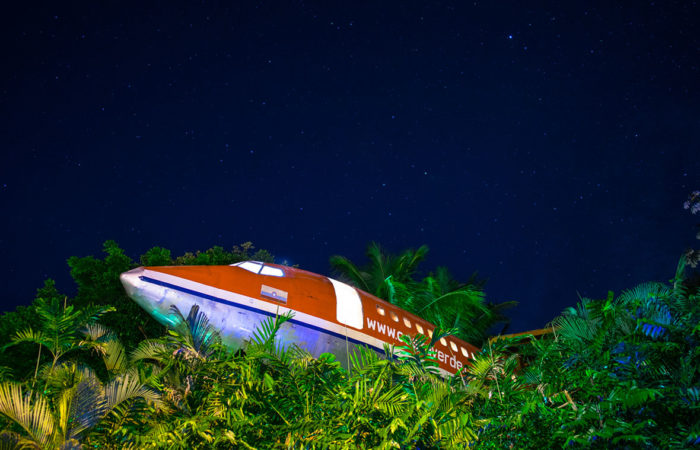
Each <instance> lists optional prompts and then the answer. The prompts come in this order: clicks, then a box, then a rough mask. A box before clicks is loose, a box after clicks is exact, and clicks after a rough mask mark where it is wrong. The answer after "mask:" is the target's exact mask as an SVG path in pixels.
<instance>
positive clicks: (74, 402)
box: [57, 369, 107, 439]
mask: <svg viewBox="0 0 700 450" xmlns="http://www.w3.org/2000/svg"><path fill="white" fill-rule="evenodd" d="M57 409H58V411H59V414H58V415H59V421H60V423H61V428H63V433H62V434H63V436H65V439H78V438H79V437H80V435H81V434H82V433H83V432H85V431H86V430H88V429H90V428H92V427H94V426H95V425H96V424H97V423H98V422H99V421H100V419H102V417H104V415H105V414H106V413H107V403H106V400H105V396H104V391H103V386H102V383H100V381H99V380H98V379H97V376H96V375H95V374H94V372H92V371H91V370H86V369H83V370H81V371H80V382H78V384H77V385H76V386H75V388H74V389H67V390H65V391H63V393H62V395H61V397H60V400H59V402H58V408H57ZM64 420H65V423H64Z"/></svg>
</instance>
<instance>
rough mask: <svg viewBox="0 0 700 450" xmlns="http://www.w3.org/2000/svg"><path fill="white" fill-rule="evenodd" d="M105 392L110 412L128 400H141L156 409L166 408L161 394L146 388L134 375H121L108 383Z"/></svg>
mask: <svg viewBox="0 0 700 450" xmlns="http://www.w3.org/2000/svg"><path fill="white" fill-rule="evenodd" d="M104 392H105V399H106V406H107V409H108V410H110V411H111V410H113V409H114V408H116V407H117V406H119V405H120V404H122V403H124V402H126V401H128V400H132V399H136V398H141V399H143V400H145V401H146V402H148V403H150V404H152V405H154V406H155V407H156V408H163V407H164V404H163V402H162V400H161V396H160V394H159V393H158V392H156V391H154V390H152V389H150V388H148V387H146V386H145V385H144V384H143V383H141V382H140V381H139V378H138V376H136V375H134V374H132V373H126V374H122V375H119V376H118V377H117V378H116V379H114V380H113V381H111V382H110V383H107V384H106V385H105V387H104Z"/></svg>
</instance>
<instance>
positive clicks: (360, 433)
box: [0, 194, 700, 449]
mask: <svg viewBox="0 0 700 450" xmlns="http://www.w3.org/2000/svg"><path fill="white" fill-rule="evenodd" d="M696 199H700V194H699V195H698V196H697V197H696ZM104 252H105V255H104V257H103V258H102V259H98V258H94V257H72V258H70V259H69V260H68V264H69V266H70V270H71V275H72V277H73V279H74V280H75V282H76V283H77V286H78V292H77V295H76V296H75V297H73V298H67V297H66V296H64V295H62V294H61V293H59V292H58V291H57V289H56V287H55V284H54V283H53V282H52V281H51V280H47V281H46V283H45V285H44V286H43V287H42V288H40V289H39V290H38V291H37V296H36V299H35V300H34V302H33V303H32V304H31V305H30V306H28V307H19V308H17V310H16V311H12V312H7V313H5V314H4V315H3V316H2V317H0V339H1V341H0V345H4V347H3V351H2V353H0V428H1V429H2V430H3V431H2V432H1V433H0V448H3V449H4V448H10V449H11V448H27V447H29V448H64V449H68V448H83V447H85V448H183V449H191V448H245V449H250V448H261V449H265V448H290V449H291V448H294V449H297V448H421V449H427V448H465V447H470V448H471V447H473V448H540V449H541V448H551V447H574V448H576V447H595V448H667V447H681V448H683V447H698V446H700V419H699V418H700V376H699V373H698V372H699V367H700V351H699V350H698V342H699V340H700V322H699V319H700V303H699V302H698V300H699V294H698V284H700V283H699V282H698V279H699V278H698V274H697V271H695V272H693V271H691V269H692V267H686V263H687V264H688V265H690V266H695V265H696V263H697V260H693V259H692V256H693V255H694V253H692V251H691V252H690V253H689V252H686V254H685V255H684V256H683V257H682V258H681V259H680V262H679V264H678V266H677V268H676V270H675V273H674V274H673V276H672V277H671V279H670V280H669V281H668V282H656V281H655V282H648V283H643V284H640V285H638V286H636V287H632V288H630V289H628V290H626V291H624V292H621V293H619V294H618V295H615V294H614V293H613V292H609V293H608V295H607V297H606V298H603V299H587V298H583V299H581V300H580V301H579V302H578V303H577V304H576V305H574V306H572V307H570V308H568V309H567V310H565V311H563V313H562V314H561V315H560V316H559V317H557V318H556V319H555V320H554V321H553V322H552V323H550V324H547V328H548V329H549V330H551V333H547V334H545V335H543V336H541V337H539V338H537V339H533V338H531V336H528V335H525V336H517V337H501V338H493V339H489V334H490V333H492V332H494V330H495V331H496V332H500V331H502V330H503V328H502V327H503V325H504V324H507V322H508V320H507V316H506V313H507V309H508V308H509V307H511V306H513V303H512V302H506V303H500V304H492V303H488V302H487V301H486V300H485V295H484V287H485V281H484V280H481V279H479V278H478V276H477V275H476V274H475V275H474V276H472V277H471V278H470V279H469V280H468V281H467V282H464V283H460V282H458V281H456V280H454V279H452V277H451V276H450V274H449V272H448V271H447V269H445V268H437V269H436V270H435V271H433V272H430V273H428V275H427V276H424V277H422V278H418V277H417V275H416V274H417V273H418V265H419V264H420V262H421V261H422V260H423V258H424V256H425V253H426V252H427V248H426V247H420V248H419V249H417V250H407V251H405V252H403V253H401V254H400V255H388V254H385V253H384V252H383V251H382V249H381V248H380V247H379V246H378V245H376V244H371V245H370V246H369V248H368V251H367V256H368V263H366V264H365V265H363V266H358V265H356V264H354V263H352V262H351V261H349V260H347V259H346V258H343V257H340V256H334V257H332V258H331V265H332V267H333V268H334V269H335V270H336V272H337V276H338V277H340V278H343V279H345V280H346V281H348V282H350V283H353V284H355V285H356V286H358V287H360V288H362V289H364V290H367V291H369V292H372V293H374V294H377V295H379V296H381V297H383V298H386V299H388V300H390V301H391V302H393V303H396V304H398V305H400V306H401V307H403V308H406V309H408V310H411V311H414V312H416V313H418V314H420V315H422V316H424V317H426V318H428V319H429V320H431V321H433V322H434V323H436V324H438V325H439V327H440V329H441V330H444V331H442V332H436V333H435V334H434V335H433V337H432V339H431V340H428V339H427V338H426V337H424V336H421V335H417V336H413V337H409V336H404V337H403V340H404V344H405V345H403V346H402V347H399V348H397V349H396V354H397V358H395V359H393V360H384V359H380V358H379V357H378V356H377V355H376V353H374V352H372V351H361V352H359V353H357V354H355V355H354V357H353V358H352V369H351V370H350V371H347V370H345V369H343V368H342V367H341V366H340V364H339V362H337V361H336V360H335V357H334V356H333V355H331V354H324V355H322V356H321V357H319V358H317V359H316V358H313V357H311V355H309V354H308V353H307V352H305V351H303V350H301V349H299V348H296V347H293V346H292V347H288V348H284V347H282V346H281V345H280V344H279V343H278V342H276V340H275V333H276V330H278V329H279V327H280V326H281V325H282V324H283V323H284V321H286V320H288V319H289V316H280V317H277V318H275V319H269V320H268V321H267V322H265V323H264V324H263V325H262V326H260V327H259V329H257V330H256V332H255V334H254V336H253V338H252V339H251V342H250V344H249V345H248V346H247V348H246V351H245V352H241V351H238V349H231V348H226V347H224V346H222V345H220V343H219V341H218V338H217V334H216V331H215V330H213V329H212V328H211V327H210V326H209V324H208V320H207V318H206V317H205V316H204V315H203V314H201V313H200V312H199V311H198V310H197V308H193V309H192V310H191V311H177V310H173V315H174V316H176V317H178V318H179V319H178V320H177V325H176V326H175V327H173V328H171V329H165V328H163V327H162V326H160V325H159V324H157V323H156V322H155V321H153V320H152V319H151V318H150V316H149V315H148V314H146V313H145V312H143V311H142V310H141V309H140V308H139V307H138V306H136V304H135V303H134V302H132V301H131V300H129V299H128V297H126V295H125V293H124V291H123V289H122V287H121V284H120V283H119V278H118V277H119V274H120V273H122V272H124V271H126V270H129V269H131V268H134V267H136V266H139V265H170V264H231V263H234V262H238V261H243V260H247V259H256V260H261V261H273V260H274V258H273V256H272V255H271V254H270V253H269V252H267V251H264V250H259V251H256V252H253V247H252V245H251V244H250V243H245V244H243V245H241V246H237V247H234V248H233V249H232V250H231V251H225V250H224V249H223V248H221V247H213V248H211V249H209V250H207V251H204V252H197V253H194V254H193V253H187V254H185V255H183V256H180V257H177V258H173V257H172V256H171V254H170V251H168V250H167V249H163V248H159V247H154V248H152V249H150V250H149V251H148V252H146V254H144V255H143V256H141V257H140V259H139V261H138V262H135V261H133V260H132V259H131V258H129V257H128V256H127V255H125V253H124V251H123V250H122V249H121V248H119V246H118V245H117V244H116V243H115V242H112V241H108V242H106V243H105V245H104ZM688 255H690V256H691V257H689V256H688ZM695 256H697V255H695ZM671 272H672V271H671ZM474 324H482V325H481V326H479V327H477V328H474ZM447 333H453V334H457V335H459V336H460V337H463V338H465V339H467V340H469V341H471V342H472V343H475V344H480V345H481V352H480V353H479V354H478V355H476V357H475V359H474V360H473V361H472V364H471V365H470V366H468V367H465V368H464V370H463V371H462V372H461V373H459V374H458V375H456V376H454V377H452V378H449V379H444V378H441V377H439V376H438V375H436V374H435V373H434V372H435V369H434V368H435V367H436V365H437V364H436V359H435V356H434V354H433V352H432V350H431V348H432V345H433V343H435V342H436V341H437V340H438V339H439V338H440V337H441V336H444V335H445V334H447ZM387 350H390V349H387Z"/></svg>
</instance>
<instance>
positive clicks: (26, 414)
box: [0, 382, 56, 448]
mask: <svg viewBox="0 0 700 450" xmlns="http://www.w3.org/2000/svg"><path fill="white" fill-rule="evenodd" d="M32 397H33V396H32V395H31V394H29V393H23V392H22V386H20V385H19V384H17V383H12V382H9V383H2V384H0V413H2V414H4V415H5V416H6V417H7V418H9V419H10V420H12V421H13V422H14V423H16V424H17V425H19V426H20V427H21V428H22V429H23V430H24V432H25V433H26V434H27V435H28V436H29V437H30V438H31V440H32V441H33V442H35V443H36V444H37V445H39V446H41V447H42V448H44V447H47V446H48V445H49V443H50V442H51V441H52V439H53V436H54V432H55V431H56V429H55V423H54V418H53V415H52V414H51V409H50V408H49V404H48V401H47V400H46V399H45V398H44V397H42V396H38V395H37V396H36V397H34V399H32Z"/></svg>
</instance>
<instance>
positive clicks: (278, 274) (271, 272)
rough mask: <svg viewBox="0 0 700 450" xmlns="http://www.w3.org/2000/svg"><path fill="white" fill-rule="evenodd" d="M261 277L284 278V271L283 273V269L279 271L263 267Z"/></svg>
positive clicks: (275, 268)
mask: <svg viewBox="0 0 700 450" xmlns="http://www.w3.org/2000/svg"><path fill="white" fill-rule="evenodd" d="M260 275H270V276H273V277H283V276H284V271H282V269H278V268H277V267H270V266H263V268H262V270H261V271H260Z"/></svg>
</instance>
